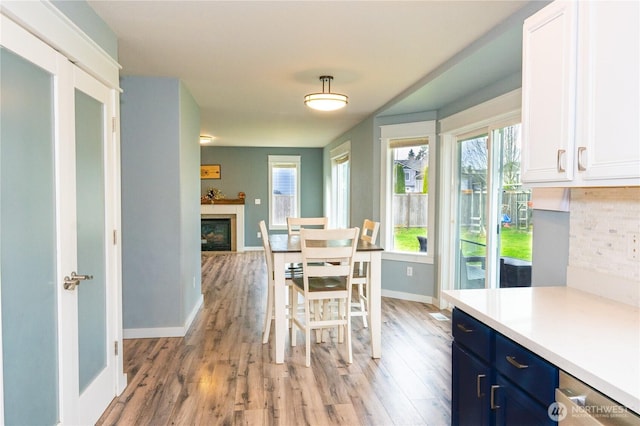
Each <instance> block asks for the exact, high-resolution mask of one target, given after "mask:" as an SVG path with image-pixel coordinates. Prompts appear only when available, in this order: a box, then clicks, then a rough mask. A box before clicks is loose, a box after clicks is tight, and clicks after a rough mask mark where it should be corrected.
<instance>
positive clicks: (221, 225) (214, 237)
mask: <svg viewBox="0 0 640 426" xmlns="http://www.w3.org/2000/svg"><path fill="white" fill-rule="evenodd" d="M200 224H201V225H200V229H201V232H200V240H201V242H202V251H231V219H230V218H222V219H220V218H216V219H213V218H202V219H201V221H200Z"/></svg>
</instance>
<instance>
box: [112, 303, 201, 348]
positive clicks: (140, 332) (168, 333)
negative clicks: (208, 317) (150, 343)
mask: <svg viewBox="0 0 640 426" xmlns="http://www.w3.org/2000/svg"><path fill="white" fill-rule="evenodd" d="M203 303H204V296H202V295H200V298H199V299H198V302H197V303H196V305H195V306H194V308H193V310H192V311H191V313H190V314H189V317H188V318H187V321H186V322H185V324H184V326H182V327H151V328H125V329H124V338H125V339H151V338H153V339H155V338H159V337H184V336H185V335H186V334H187V332H188V331H189V328H190V327H191V324H192V323H193V320H194V319H195V317H196V315H197V314H198V311H199V310H200V308H201V307H202V304H203Z"/></svg>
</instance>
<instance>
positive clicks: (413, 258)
mask: <svg viewBox="0 0 640 426" xmlns="http://www.w3.org/2000/svg"><path fill="white" fill-rule="evenodd" d="M382 260H393V261H397V262H411V263H425V264H432V263H433V256H431V257H430V256H428V255H427V254H426V253H398V252H393V251H389V252H387V251H384V252H382Z"/></svg>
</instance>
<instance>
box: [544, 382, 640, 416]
mask: <svg viewBox="0 0 640 426" xmlns="http://www.w3.org/2000/svg"><path fill="white" fill-rule="evenodd" d="M549 416H550V417H551V418H552V419H554V420H557V421H558V424H559V425H560V426H599V425H602V426H609V425H616V426H618V425H619V426H627V425H629V426H638V425H640V416H638V414H636V413H634V412H633V411H631V410H629V409H628V408H626V407H624V406H622V405H620V404H618V403H617V402H615V401H613V400H611V399H610V398H608V397H607V396H605V395H603V394H601V393H600V392H598V391H596V390H595V389H593V388H591V387H590V386H588V385H586V384H584V383H582V382H581V381H580V380H578V379H576V378H575V377H573V376H571V375H569V374H567V373H565V372H564V371H560V383H559V387H558V388H557V389H556V402H555V404H552V405H551V406H550V407H549Z"/></svg>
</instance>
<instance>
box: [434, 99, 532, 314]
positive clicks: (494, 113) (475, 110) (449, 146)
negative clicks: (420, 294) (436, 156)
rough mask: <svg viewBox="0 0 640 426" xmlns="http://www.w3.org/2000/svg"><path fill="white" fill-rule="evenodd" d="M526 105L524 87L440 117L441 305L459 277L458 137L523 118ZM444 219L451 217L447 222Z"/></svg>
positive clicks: (439, 295) (439, 273) (447, 305)
mask: <svg viewBox="0 0 640 426" xmlns="http://www.w3.org/2000/svg"><path fill="white" fill-rule="evenodd" d="M521 105H522V90H521V89H516V90H513V91H511V92H508V93H505V94H503V95H500V96H498V97H496V98H493V99H490V100H488V101H486V102H483V103H481V104H478V105H475V106H473V107H471V108H469V109H466V110H463V111H460V112H458V113H456V114H453V115H451V116H448V117H446V118H443V119H441V120H439V125H440V128H439V131H440V146H439V147H440V159H441V160H440V164H441V166H442V167H441V172H440V184H439V187H438V190H439V194H440V197H439V201H438V203H439V204H438V217H439V218H440V221H441V225H440V226H439V227H438V252H439V253H440V256H439V258H438V268H437V269H438V276H437V279H436V280H437V282H438V283H440V284H439V286H438V300H439V304H438V306H439V308H441V309H445V308H447V307H449V303H448V302H447V301H446V300H444V299H443V298H442V297H441V294H442V291H443V290H451V289H453V285H454V282H455V279H456V272H455V271H456V255H455V253H453V252H452V251H451V250H450V242H451V241H452V240H453V238H454V237H455V235H456V231H455V227H456V226H457V221H456V220H454V219H453V218H455V215H456V213H455V212H457V211H458V205H457V201H456V197H455V194H456V192H457V188H456V184H457V182H456V179H455V178H454V174H455V171H456V168H457V165H456V160H457V157H456V147H457V139H458V137H460V136H461V135H463V134H468V133H470V132H477V131H478V129H480V128H482V127H485V128H488V127H490V126H497V125H500V124H502V123H508V122H509V121H510V120H513V119H520V117H521ZM443 221H448V223H447V222H443Z"/></svg>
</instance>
